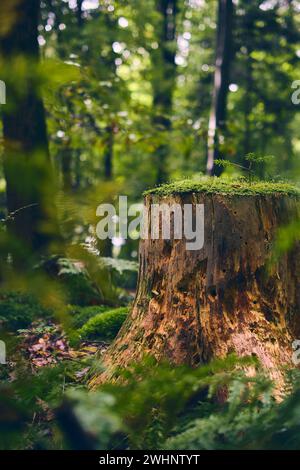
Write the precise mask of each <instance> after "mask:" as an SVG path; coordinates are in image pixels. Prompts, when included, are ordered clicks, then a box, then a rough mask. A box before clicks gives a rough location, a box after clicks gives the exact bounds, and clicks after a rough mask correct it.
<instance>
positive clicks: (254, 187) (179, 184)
mask: <svg viewBox="0 0 300 470" xmlns="http://www.w3.org/2000/svg"><path fill="white" fill-rule="evenodd" d="M187 193H206V194H226V195H230V196H263V195H271V194H285V195H287V196H296V197H299V196H300V188H298V187H297V186H294V185H293V184H290V183H284V182H272V181H254V182H249V181H247V180H241V179H240V180H229V179H225V178H217V177H213V178H209V177H204V178H202V179H201V180H199V181H194V180H188V179H186V180H182V181H176V182H173V183H168V184H164V185H162V186H158V187H156V188H153V189H150V190H148V191H146V192H145V193H144V195H145V196H147V195H151V194H153V195H157V196H170V195H172V194H187Z"/></svg>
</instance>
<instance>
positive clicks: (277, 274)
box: [93, 179, 300, 384]
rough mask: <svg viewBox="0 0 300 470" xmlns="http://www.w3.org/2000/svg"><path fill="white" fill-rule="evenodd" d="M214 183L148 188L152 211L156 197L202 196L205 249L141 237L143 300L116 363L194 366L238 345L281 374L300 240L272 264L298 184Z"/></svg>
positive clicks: (116, 347) (123, 334)
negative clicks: (152, 360)
mask: <svg viewBox="0 0 300 470" xmlns="http://www.w3.org/2000/svg"><path fill="white" fill-rule="evenodd" d="M210 181H211V182H209V183H207V182H206V183H198V184H192V183H188V182H183V183H182V184H179V185H175V184H174V185H167V186H163V187H161V188H158V189H156V190H153V191H152V192H151V191H150V192H148V193H147V194H146V196H145V204H146V206H147V209H148V210H149V211H150V210H151V208H150V206H151V204H152V203H153V202H155V203H157V202H164V203H167V204H172V203H179V204H181V205H183V204H187V203H193V204H195V203H198V204H204V207H205V219H204V220H205V242H204V247H203V249H201V250H200V251H187V250H186V240H184V239H183V240H174V239H173V240H171V241H168V240H162V239H158V240H151V239H148V240H142V241H141V243H140V271H139V282H138V289H137V294H136V299H135V302H134V305H133V308H132V311H131V314H130V315H129V317H128V319H127V320H126V322H125V324H124V325H123V327H122V329H121V331H120V333H119V335H118V337H117V338H116V340H115V341H114V343H113V344H112V346H111V347H110V348H109V350H108V351H107V353H106V356H105V357H104V362H105V363H106V365H107V366H108V369H109V370H110V369H111V368H114V367H115V366H126V365H127V364H129V363H130V362H132V361H137V360H139V359H140V358H141V357H142V356H143V355H145V354H150V355H153V356H155V357H156V358H158V359H162V358H164V359H168V360H169V361H170V362H171V363H174V364H183V363H185V364H189V365H191V366H197V365H199V364H201V363H204V362H207V361H209V360H211V359H213V358H215V357H224V356H226V355H227V354H228V353H231V352H235V353H236V354H237V355H239V356H245V355H256V356H257V357H258V359H259V360H260V362H261V363H262V365H263V366H264V367H265V368H267V369H268V370H269V372H270V375H271V376H272V377H273V378H275V379H276V378H279V375H280V370H281V367H282V366H284V365H289V364H291V363H292V353H293V350H292V341H293V339H294V338H296V337H298V338H300V256H299V254H300V250H299V245H297V246H295V247H294V248H293V250H292V251H290V252H288V253H286V254H284V255H283V256H282V257H281V258H280V259H279V260H278V261H276V263H275V264H273V265H272V266H271V268H270V269H268V270H267V269H266V267H267V264H268V260H269V258H270V254H271V252H272V242H273V241H274V239H275V237H276V232H277V229H278V228H279V227H280V226H283V225H286V224H288V223H289V222H290V221H291V220H293V219H294V218H295V217H296V216H297V214H298V195H297V191H296V190H295V189H294V188H293V187H290V186H287V185H282V184H267V183H265V184H262V183H256V184H255V183H252V185H250V186H249V185H248V186H247V185H246V183H236V184H233V183H228V182H226V183H221V182H217V180H214V179H212V180H210ZM99 380H101V379H97V378H95V380H94V381H93V383H94V384H97V382H98V381H99Z"/></svg>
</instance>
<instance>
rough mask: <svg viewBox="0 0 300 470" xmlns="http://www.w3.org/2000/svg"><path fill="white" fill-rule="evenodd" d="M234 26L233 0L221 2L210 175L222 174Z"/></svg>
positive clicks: (211, 126) (219, 5) (210, 141)
mask: <svg viewBox="0 0 300 470" xmlns="http://www.w3.org/2000/svg"><path fill="white" fill-rule="evenodd" d="M232 26H233V3H232V0H219V4H218V28H217V51H216V64H215V75H214V88H213V98H212V107H211V113H210V118H209V126H208V142H207V143H208V158H207V173H208V174H209V175H212V174H218V173H219V172H220V170H219V169H218V168H215V166H214V161H215V159H216V158H217V157H218V158H222V155H220V148H219V136H220V134H221V133H223V132H224V131H225V128H226V111H227V95H228V86H229V75H230V64H231V58H232Z"/></svg>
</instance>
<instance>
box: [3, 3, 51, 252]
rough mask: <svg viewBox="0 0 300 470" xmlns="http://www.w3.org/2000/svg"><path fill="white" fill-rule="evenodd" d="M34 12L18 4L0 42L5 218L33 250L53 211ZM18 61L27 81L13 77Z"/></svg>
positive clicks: (41, 244) (44, 236)
mask: <svg viewBox="0 0 300 470" xmlns="http://www.w3.org/2000/svg"><path fill="white" fill-rule="evenodd" d="M1 9H2V7H0V10H1ZM39 11H40V5H39V0H21V1H19V2H18V3H17V4H16V7H15V22H14V24H13V26H12V27H11V28H10V30H9V32H8V33H7V34H6V35H5V36H4V37H3V38H1V41H0V51H1V55H2V58H3V60H4V64H5V67H6V70H10V75H8V76H7V103H8V105H7V106H4V107H3V109H2V116H3V136H4V160H3V165H4V174H5V179H6V193H7V209H8V212H9V213H12V212H15V211H18V213H17V215H16V217H15V218H14V219H13V220H12V221H11V222H10V224H9V230H10V232H11V235H12V236H13V238H14V239H15V240H19V241H20V242H21V243H24V248H29V249H32V250H34V251H40V250H43V249H45V247H46V246H47V245H48V243H49V239H50V234H49V233H46V230H45V226H46V225H47V224H48V223H49V217H50V212H49V211H50V207H52V206H51V204H48V202H49V201H52V200H53V192H52V193H51V189H53V187H52V171H51V164H50V158H49V152H48V139H47V131H46V119H45V111H44V106H43V102H42V100H41V98H40V97H39V95H38V92H37V86H36V82H37V78H36V77H35V76H34V75H35V72H36V66H37V64H38V60H39V46H38V42H37V36H38V20H39ZM17 60H19V62H21V63H22V64H23V66H24V65H26V70H27V71H26V72H25V74H26V76H22V77H19V76H17V73H16V68H14V67H15V66H16V63H17ZM21 70H24V67H23V68H22V67H21ZM13 71H14V72H13ZM20 90H21V91H20ZM23 208H24V209H23Z"/></svg>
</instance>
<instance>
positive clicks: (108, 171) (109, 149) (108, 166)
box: [104, 124, 114, 181]
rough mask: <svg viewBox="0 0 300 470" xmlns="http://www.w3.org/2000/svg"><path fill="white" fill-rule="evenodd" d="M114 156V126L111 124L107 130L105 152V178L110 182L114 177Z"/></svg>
mask: <svg viewBox="0 0 300 470" xmlns="http://www.w3.org/2000/svg"><path fill="white" fill-rule="evenodd" d="M113 155H114V125H113V124H110V125H108V126H107V128H106V138H105V150H104V178H105V179H106V180H107V181H109V180H111V179H112V176H113Z"/></svg>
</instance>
